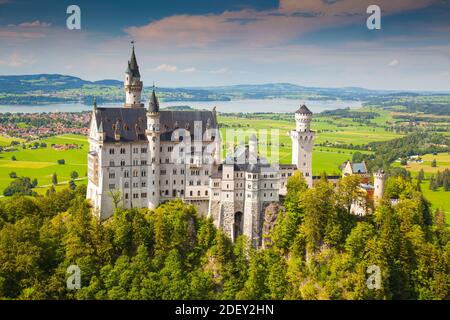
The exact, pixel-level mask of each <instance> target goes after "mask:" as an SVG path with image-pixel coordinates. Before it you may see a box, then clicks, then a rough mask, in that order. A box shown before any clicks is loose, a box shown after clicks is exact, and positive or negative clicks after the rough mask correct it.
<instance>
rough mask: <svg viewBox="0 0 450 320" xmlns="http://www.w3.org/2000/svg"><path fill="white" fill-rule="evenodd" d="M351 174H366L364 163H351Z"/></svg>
mask: <svg viewBox="0 0 450 320" xmlns="http://www.w3.org/2000/svg"><path fill="white" fill-rule="evenodd" d="M351 165H352V171H353V173H367V167H366V164H365V163H364V162H356V163H351Z"/></svg>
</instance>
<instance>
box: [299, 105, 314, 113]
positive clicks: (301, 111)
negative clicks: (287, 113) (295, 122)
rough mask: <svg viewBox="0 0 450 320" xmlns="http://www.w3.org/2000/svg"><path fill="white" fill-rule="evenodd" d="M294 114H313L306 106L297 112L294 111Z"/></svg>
mask: <svg viewBox="0 0 450 320" xmlns="http://www.w3.org/2000/svg"><path fill="white" fill-rule="evenodd" d="M295 113H300V114H313V113H312V112H311V110H309V109H308V107H307V106H306V105H302V106H301V107H300V108H299V109H298V110H297V111H295Z"/></svg>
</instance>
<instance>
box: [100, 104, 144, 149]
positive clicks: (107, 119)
mask: <svg viewBox="0 0 450 320" xmlns="http://www.w3.org/2000/svg"><path fill="white" fill-rule="evenodd" d="M95 118H96V121H97V128H99V129H101V130H103V132H104V134H105V140H104V141H106V142H113V141H116V139H115V134H116V133H117V134H119V135H120V141H123V142H127V141H146V140H147V137H146V135H145V129H146V128H147V110H146V109H145V108H101V107H97V109H96V110H95Z"/></svg>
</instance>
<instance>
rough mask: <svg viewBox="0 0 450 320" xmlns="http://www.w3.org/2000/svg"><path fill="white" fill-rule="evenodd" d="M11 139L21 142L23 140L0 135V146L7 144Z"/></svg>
mask: <svg viewBox="0 0 450 320" xmlns="http://www.w3.org/2000/svg"><path fill="white" fill-rule="evenodd" d="M12 141H19V142H22V141H24V140H23V139H19V138H11V137H7V136H2V135H0V147H4V146H9V145H10V144H11V142H12Z"/></svg>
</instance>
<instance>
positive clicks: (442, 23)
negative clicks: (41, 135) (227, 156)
mask: <svg viewBox="0 0 450 320" xmlns="http://www.w3.org/2000/svg"><path fill="white" fill-rule="evenodd" d="M72 4H76V5H78V6H79V7H80V11H81V29H80V30H69V29H68V28H67V26H66V20H67V18H68V17H69V16H70V14H67V13H66V10H67V7H68V6H69V5H72ZM369 5H378V6H379V7H380V8H381V29H380V30H369V29H368V28H367V25H366V20H367V19H368V17H369V16H370V15H371V14H370V13H367V12H366V10H367V8H368V6H369ZM132 40H133V41H135V49H136V56H137V60H138V64H139V66H140V71H141V76H142V80H143V81H144V85H147V86H149V85H151V84H152V83H153V82H155V83H156V84H157V85H158V86H165V87H179V86H185V87H186V86H189V87H192V86H220V85H232V84H258V83H275V82H289V83H294V84H298V85H303V86H315V87H348V86H352V87H364V88H370V89H388V90H427V91H428V90H433V91H450V0H369V1H366V0H279V1H278V0H226V1H225V0H221V1H219V0H164V1H162V0H151V1H129V0H128V1H121V0H115V1H87V0H71V1H65V0H53V1H50V0H0V74H2V75H15V74H36V73H60V74H67V75H73V76H77V77H80V78H83V79H86V80H101V79H117V80H121V79H123V75H124V71H125V68H126V65H127V60H128V59H129V58H130V51H131V44H130V41H132Z"/></svg>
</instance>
